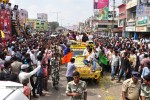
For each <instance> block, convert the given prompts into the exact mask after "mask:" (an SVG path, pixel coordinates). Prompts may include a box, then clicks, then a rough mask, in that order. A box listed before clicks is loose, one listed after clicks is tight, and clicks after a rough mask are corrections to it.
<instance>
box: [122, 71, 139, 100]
mask: <svg viewBox="0 0 150 100" xmlns="http://www.w3.org/2000/svg"><path fill="white" fill-rule="evenodd" d="M138 79H139V73H138V72H134V71H133V72H132V77H131V78H130V79H127V80H126V81H124V82H123V85H122V100H139V97H140V86H141V83H140V82H139V81H138Z"/></svg>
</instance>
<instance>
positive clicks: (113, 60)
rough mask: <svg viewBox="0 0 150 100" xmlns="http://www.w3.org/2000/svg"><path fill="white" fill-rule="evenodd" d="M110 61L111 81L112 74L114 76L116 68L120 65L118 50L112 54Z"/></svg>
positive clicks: (112, 78)
mask: <svg viewBox="0 0 150 100" xmlns="http://www.w3.org/2000/svg"><path fill="white" fill-rule="evenodd" d="M110 63H111V80H112V81H113V80H114V76H115V72H116V70H117V69H118V67H120V65H121V59H120V56H119V54H118V51H115V54H114V55H112V58H111V60H110Z"/></svg>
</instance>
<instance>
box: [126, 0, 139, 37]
mask: <svg viewBox="0 0 150 100" xmlns="http://www.w3.org/2000/svg"><path fill="white" fill-rule="evenodd" d="M137 4H138V1H137V0H126V29H125V33H126V36H127V37H133V35H134V33H135V32H136V6H137Z"/></svg>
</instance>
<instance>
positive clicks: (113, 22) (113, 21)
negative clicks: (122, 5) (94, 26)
mask: <svg viewBox="0 0 150 100" xmlns="http://www.w3.org/2000/svg"><path fill="white" fill-rule="evenodd" d="M115 3H116V1H115V0H113V18H112V33H114V24H115V20H114V19H115Z"/></svg>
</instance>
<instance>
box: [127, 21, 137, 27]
mask: <svg viewBox="0 0 150 100" xmlns="http://www.w3.org/2000/svg"><path fill="white" fill-rule="evenodd" d="M126 26H128V27H129V26H135V22H127V25H126Z"/></svg>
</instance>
